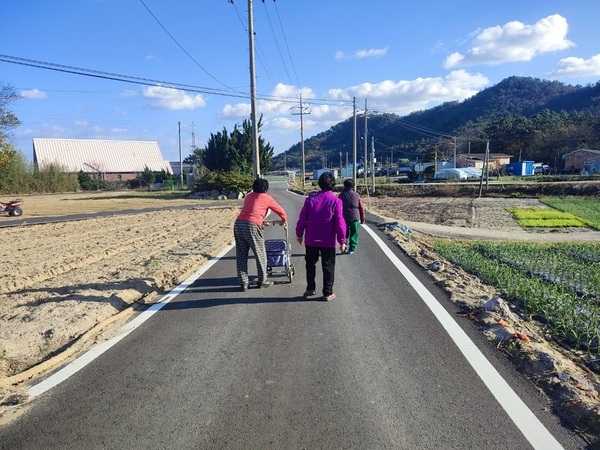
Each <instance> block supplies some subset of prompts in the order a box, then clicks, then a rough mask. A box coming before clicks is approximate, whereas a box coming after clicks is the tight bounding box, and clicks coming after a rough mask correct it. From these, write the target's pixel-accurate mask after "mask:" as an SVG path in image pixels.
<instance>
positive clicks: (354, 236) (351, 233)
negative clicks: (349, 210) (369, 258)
mask: <svg viewBox="0 0 600 450" xmlns="http://www.w3.org/2000/svg"><path fill="white" fill-rule="evenodd" d="M359 227H360V220H352V221H350V222H346V241H347V242H346V247H347V251H349V252H354V251H356V247H358V229H359Z"/></svg>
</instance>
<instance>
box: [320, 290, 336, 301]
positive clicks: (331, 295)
mask: <svg viewBox="0 0 600 450" xmlns="http://www.w3.org/2000/svg"><path fill="white" fill-rule="evenodd" d="M335 297H336V295H335V292H332V293H331V294H329V295H324V296H323V300H325V301H326V302H330V301H331V300H333V299H334V298H335Z"/></svg>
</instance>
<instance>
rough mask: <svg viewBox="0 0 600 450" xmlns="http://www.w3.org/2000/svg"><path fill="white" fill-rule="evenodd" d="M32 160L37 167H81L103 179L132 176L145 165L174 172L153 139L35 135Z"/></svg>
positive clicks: (139, 172) (120, 178)
mask: <svg viewBox="0 0 600 450" xmlns="http://www.w3.org/2000/svg"><path fill="white" fill-rule="evenodd" d="M33 162H34V163H35V164H36V165H37V166H38V167H40V168H44V167H47V166H48V165H51V164H56V165H59V166H60V167H62V168H63V169H64V170H66V171H67V172H80V171H83V172H85V173H88V174H90V176H92V177H93V178H96V179H97V178H100V179H103V180H106V181H118V180H121V181H128V180H133V179H135V178H137V177H138V176H140V175H141V174H142V173H143V172H144V169H145V168H146V167H147V168H148V169H150V170H151V171H153V172H160V171H162V170H164V171H165V172H168V173H173V171H172V169H171V165H170V164H169V162H168V161H165V160H164V158H163V157H162V154H161V152H160V148H159V147H158V142H155V141H113V140H96V139H38V138H36V139H34V140H33Z"/></svg>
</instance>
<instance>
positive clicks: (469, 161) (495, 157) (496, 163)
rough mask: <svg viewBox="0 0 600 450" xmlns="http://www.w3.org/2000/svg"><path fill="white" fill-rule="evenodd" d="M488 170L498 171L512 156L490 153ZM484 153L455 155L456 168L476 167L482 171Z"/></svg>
mask: <svg viewBox="0 0 600 450" xmlns="http://www.w3.org/2000/svg"><path fill="white" fill-rule="evenodd" d="M488 158H489V159H488V161H489V166H488V167H489V170H498V169H500V168H502V167H504V166H505V165H506V164H509V163H510V158H512V156H510V155H507V154H504V153H490V154H489V156H488ZM484 161H485V153H463V154H460V155H456V168H457V169H460V168H462V167H476V168H478V169H483V163H484Z"/></svg>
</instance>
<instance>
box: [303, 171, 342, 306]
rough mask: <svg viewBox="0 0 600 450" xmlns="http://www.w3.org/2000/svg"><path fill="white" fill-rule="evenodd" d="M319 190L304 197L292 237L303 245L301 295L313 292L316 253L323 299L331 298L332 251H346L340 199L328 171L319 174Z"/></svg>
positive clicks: (314, 289) (313, 293) (333, 263)
mask: <svg viewBox="0 0 600 450" xmlns="http://www.w3.org/2000/svg"><path fill="white" fill-rule="evenodd" d="M319 187H320V188H321V190H320V191H319V192H317V193H316V194H313V195H311V196H309V197H307V198H306V200H305V201H304V205H303V206H302V210H301V211H300V215H299V217H298V223H297V224H296V240H297V241H298V243H299V244H302V241H303V240H304V244H305V246H306V256H305V257H304V260H305V261H306V292H305V293H304V298H306V297H310V296H312V295H315V293H316V288H317V286H316V283H315V277H316V266H317V261H318V260H319V256H320V257H321V268H322V269H323V300H326V301H329V300H333V299H334V298H335V293H334V292H333V282H334V278H335V251H336V244H339V248H340V251H341V252H342V253H343V252H344V251H345V250H346V222H345V221H344V216H343V210H342V201H341V200H340V199H339V198H338V197H337V196H335V195H334V194H333V192H332V191H333V188H334V187H335V178H334V177H333V175H332V174H331V173H330V172H326V173H324V174H322V175H321V176H320V177H319Z"/></svg>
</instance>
